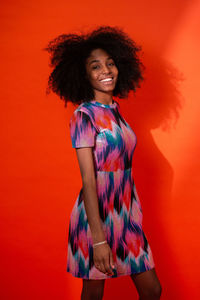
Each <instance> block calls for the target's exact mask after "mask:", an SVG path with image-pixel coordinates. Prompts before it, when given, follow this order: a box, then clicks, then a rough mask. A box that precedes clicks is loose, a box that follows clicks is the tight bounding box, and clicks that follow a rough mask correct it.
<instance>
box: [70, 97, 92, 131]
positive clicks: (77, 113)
mask: <svg viewBox="0 0 200 300" xmlns="http://www.w3.org/2000/svg"><path fill="white" fill-rule="evenodd" d="M80 121H81V122H91V123H92V125H93V126H95V109H94V105H92V103H90V102H83V103H81V104H80V105H79V106H78V107H77V108H76V109H75V110H74V112H73V114H72V116H71V119H70V123H72V122H80ZM95 127H96V126H95Z"/></svg>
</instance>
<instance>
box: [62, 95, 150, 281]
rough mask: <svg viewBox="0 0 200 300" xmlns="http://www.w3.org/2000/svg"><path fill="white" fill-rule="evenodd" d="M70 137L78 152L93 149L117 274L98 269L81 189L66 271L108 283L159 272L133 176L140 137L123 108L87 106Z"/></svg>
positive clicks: (76, 117) (83, 106)
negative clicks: (147, 235) (145, 228)
mask: <svg viewBox="0 0 200 300" xmlns="http://www.w3.org/2000/svg"><path fill="white" fill-rule="evenodd" d="M70 134H71V140H72V147H73V148H80V147H92V149H93V157H94V166H95V176H96V189H97V197H98V204H99V212H100V218H101V221H102V228H103V230H104V233H105V237H106V240H107V242H108V244H109V246H110V248H111V250H112V253H113V258H114V263H115V270H114V275H113V276H107V275H105V274H104V273H102V272H100V271H99V270H97V269H96V268H95V266H94V262H93V248H92V236H91V230H90V226H89V224H88V219H87V215H86V211H85V207H84V201H83V193H82V188H81V190H80V193H79V194H78V196H77V199H76V202H75V204H74V207H73V209H72V212H71V216H70V224H69V235H68V255H67V271H68V272H70V273H71V274H72V275H73V276H75V277H79V278H83V279H107V278H112V277H119V276H122V275H131V274H134V273H139V272H144V271H147V270H150V269H152V268H154V266H155V264H154V259H153V255H152V251H151V248H150V245H149V243H148V241H147V238H146V236H145V234H144V232H143V230H142V218H143V216H142V208H141V203H140V200H139V198H138V194H137V191H136V187H135V183H134V180H133V176H132V157H133V152H134V149H135V146H136V135H135V133H134V132H133V130H132V129H131V127H130V126H129V125H128V123H127V122H126V121H125V120H124V118H123V117H122V115H121V113H120V110H119V104H118V102H117V101H115V100H113V102H112V104H110V105H105V104H102V103H100V102H97V101H94V100H93V101H90V102H84V103H82V104H81V105H79V107H78V108H77V109H76V110H75V111H74V113H73V115H72V117H71V119H70Z"/></svg>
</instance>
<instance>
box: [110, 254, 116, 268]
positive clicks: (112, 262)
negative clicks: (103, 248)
mask: <svg viewBox="0 0 200 300" xmlns="http://www.w3.org/2000/svg"><path fill="white" fill-rule="evenodd" d="M110 266H111V268H112V269H114V268H115V265H114V260H113V255H112V251H110Z"/></svg>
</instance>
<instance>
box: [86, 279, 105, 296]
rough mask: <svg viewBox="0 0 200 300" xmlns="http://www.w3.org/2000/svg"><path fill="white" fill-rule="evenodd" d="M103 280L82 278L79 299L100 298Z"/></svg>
mask: <svg viewBox="0 0 200 300" xmlns="http://www.w3.org/2000/svg"><path fill="white" fill-rule="evenodd" d="M104 284H105V280H86V279H83V288H82V293H81V300H102V298H103V291H104Z"/></svg>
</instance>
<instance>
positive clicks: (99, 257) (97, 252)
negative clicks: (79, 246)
mask: <svg viewBox="0 0 200 300" xmlns="http://www.w3.org/2000/svg"><path fill="white" fill-rule="evenodd" d="M93 260H94V265H95V267H96V268H97V269H98V270H99V271H100V272H102V273H104V274H106V275H108V276H112V275H114V273H113V270H112V269H114V268H115V266H114V262H113V255H112V251H111V249H110V247H109V245H108V244H103V245H99V246H98V247H95V248H93Z"/></svg>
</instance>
